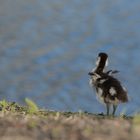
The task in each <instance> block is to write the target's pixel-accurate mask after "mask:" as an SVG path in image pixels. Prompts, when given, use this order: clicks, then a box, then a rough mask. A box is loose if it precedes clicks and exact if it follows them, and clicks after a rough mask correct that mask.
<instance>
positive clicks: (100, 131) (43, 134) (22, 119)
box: [0, 99, 140, 140]
mask: <svg viewBox="0 0 140 140" xmlns="http://www.w3.org/2000/svg"><path fill="white" fill-rule="evenodd" d="M25 103H26V105H25V106H21V105H19V104H18V103H15V102H7V101H5V100H2V101H0V110H1V111H0V139H2V140H12V139H13V140H16V139H17V140H22V139H27V140H38V139H40V140H41V139H42V140H66V139H70V140H71V139H72V140H85V139H89V140H92V139H93V138H94V139H100V140H102V139H103V140H108V139H113V140H120V139H127V140H131V139H135V138H137V139H140V134H139V131H140V115H139V114H137V115H134V116H133V117H130V116H125V115H124V113H123V114H122V115H120V116H118V117H112V116H104V115H97V114H92V113H88V112H82V111H79V112H58V111H50V110H42V109H39V107H38V106H37V105H36V104H35V103H34V102H33V101H31V100H30V99H25ZM136 136H137V137H136Z"/></svg>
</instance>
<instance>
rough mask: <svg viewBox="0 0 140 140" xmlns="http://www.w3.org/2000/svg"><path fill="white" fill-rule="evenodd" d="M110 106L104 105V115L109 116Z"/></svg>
mask: <svg viewBox="0 0 140 140" xmlns="http://www.w3.org/2000/svg"><path fill="white" fill-rule="evenodd" d="M109 109H110V104H109V103H106V115H107V116H109Z"/></svg>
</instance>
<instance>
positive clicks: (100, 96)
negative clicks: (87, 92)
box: [96, 88, 104, 104]
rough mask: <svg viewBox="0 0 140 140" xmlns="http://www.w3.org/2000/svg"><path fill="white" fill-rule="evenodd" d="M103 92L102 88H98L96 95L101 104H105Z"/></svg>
mask: <svg viewBox="0 0 140 140" xmlns="http://www.w3.org/2000/svg"><path fill="white" fill-rule="evenodd" d="M102 95H103V90H102V89H101V88H98V89H97V94H96V97H97V100H98V101H99V102H100V103H103V104H104V98H103V96H102Z"/></svg>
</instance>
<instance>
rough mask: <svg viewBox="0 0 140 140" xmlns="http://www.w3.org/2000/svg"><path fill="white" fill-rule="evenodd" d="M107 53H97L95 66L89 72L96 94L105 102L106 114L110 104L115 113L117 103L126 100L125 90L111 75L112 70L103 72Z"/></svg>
mask: <svg viewBox="0 0 140 140" xmlns="http://www.w3.org/2000/svg"><path fill="white" fill-rule="evenodd" d="M107 59H108V55H107V54H105V53H99V55H98V60H97V61H98V63H97V67H96V68H95V70H94V71H92V72H89V75H90V76H91V80H90V83H91V85H92V86H93V87H95V89H96V94H97V96H98V98H99V100H100V101H101V102H103V103H104V104H106V107H107V115H109V108H110V105H113V112H112V114H113V115H114V114H115V111H116V108H117V105H118V104H119V103H125V102H127V101H128V96H127V91H126V89H125V88H124V87H123V86H122V85H121V83H120V81H119V80H118V79H116V78H114V76H113V72H114V73H116V72H118V71H112V70H110V71H108V72H104V68H105V66H106V61H107ZM110 73H111V74H110Z"/></svg>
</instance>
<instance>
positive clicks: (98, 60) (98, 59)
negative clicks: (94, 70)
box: [96, 57, 101, 66]
mask: <svg viewBox="0 0 140 140" xmlns="http://www.w3.org/2000/svg"><path fill="white" fill-rule="evenodd" d="M100 60H101V58H100V57H98V58H97V61H96V66H98V65H99V62H100Z"/></svg>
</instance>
